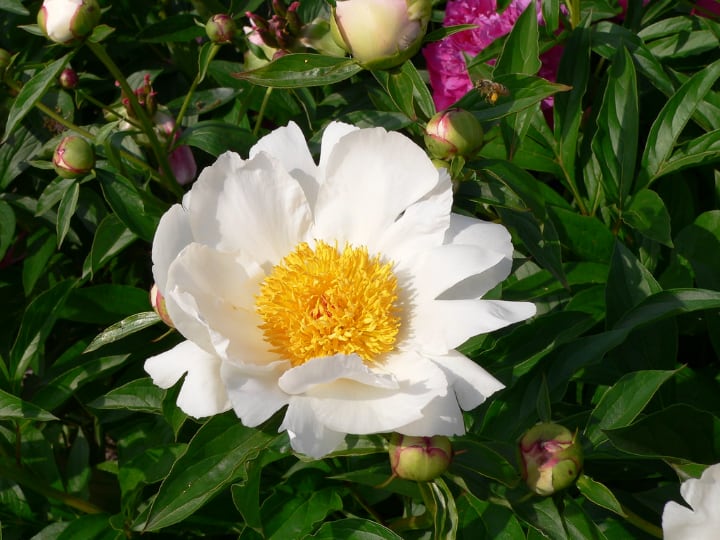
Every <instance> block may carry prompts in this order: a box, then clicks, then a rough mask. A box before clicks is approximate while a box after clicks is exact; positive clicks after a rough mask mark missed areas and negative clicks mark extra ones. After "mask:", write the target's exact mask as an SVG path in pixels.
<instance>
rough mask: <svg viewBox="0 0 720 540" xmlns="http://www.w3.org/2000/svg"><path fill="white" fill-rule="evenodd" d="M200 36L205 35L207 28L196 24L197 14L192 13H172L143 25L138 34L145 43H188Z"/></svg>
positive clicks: (139, 38)
mask: <svg viewBox="0 0 720 540" xmlns="http://www.w3.org/2000/svg"><path fill="white" fill-rule="evenodd" d="M199 37H205V29H204V28H203V27H201V26H198V25H197V24H195V16H193V15H192V14H190V13H183V14H180V15H170V16H169V17H166V18H165V19H162V20H161V21H160V22H157V23H155V24H151V25H149V26H145V27H143V29H142V30H141V31H140V33H139V34H138V35H137V39H138V40H139V41H144V42H145V43H176V42H177V43H187V42H188V41H192V40H194V39H195V38H199Z"/></svg>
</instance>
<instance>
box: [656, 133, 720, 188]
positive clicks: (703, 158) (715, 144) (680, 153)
mask: <svg viewBox="0 0 720 540" xmlns="http://www.w3.org/2000/svg"><path fill="white" fill-rule="evenodd" d="M718 160H720V130H719V129H716V130H714V131H711V132H709V133H705V134H703V135H700V136H699V137H697V138H695V139H693V140H691V141H688V142H687V143H685V144H684V145H683V146H682V147H680V148H678V149H677V150H675V152H674V153H673V155H672V156H670V158H669V159H668V160H667V161H666V162H665V163H664V164H663V166H662V168H661V169H660V170H659V171H658V173H657V176H658V177H660V176H664V175H666V174H670V173H673V172H677V171H681V170H683V169H687V168H689V167H697V166H700V165H705V164H708V163H715V162H717V161H718Z"/></svg>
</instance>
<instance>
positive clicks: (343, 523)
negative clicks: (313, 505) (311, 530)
mask: <svg viewBox="0 0 720 540" xmlns="http://www.w3.org/2000/svg"><path fill="white" fill-rule="evenodd" d="M309 538H314V539H315V540H337V539H339V538H343V539H346V540H402V537H401V536H398V535H397V534H396V533H394V532H393V531H391V530H390V529H388V528H387V527H383V526H382V525H380V524H379V523H377V522H375V521H370V520H369V519H360V518H345V519H340V520H337V521H328V522H326V523H323V525H322V526H321V527H320V528H319V529H318V531H317V532H316V533H315V534H313V535H312V536H310V537H309Z"/></svg>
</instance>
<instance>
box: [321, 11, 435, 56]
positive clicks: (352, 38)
mask: <svg viewBox="0 0 720 540" xmlns="http://www.w3.org/2000/svg"><path fill="white" fill-rule="evenodd" d="M431 5H432V2H431V0H337V3H336V6H335V10H334V11H333V18H332V20H331V24H332V26H333V35H334V37H335V39H336V40H337V41H338V45H340V46H341V47H343V48H344V49H345V50H347V51H348V52H349V53H350V54H351V55H352V56H353V58H355V60H357V61H358V63H359V64H360V65H361V66H363V67H364V68H366V69H389V68H392V67H395V66H399V65H400V64H402V63H403V62H405V60H407V59H408V58H410V57H411V56H413V55H414V54H415V53H417V52H418V50H419V49H420V45H421V44H422V40H423V37H424V36H425V31H426V30H427V24H428V21H429V20H430V11H431Z"/></svg>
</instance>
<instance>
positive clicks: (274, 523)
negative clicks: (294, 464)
mask: <svg viewBox="0 0 720 540" xmlns="http://www.w3.org/2000/svg"><path fill="white" fill-rule="evenodd" d="M339 510H342V499H341V498H340V495H339V494H338V493H337V490H336V489H335V488H332V487H327V488H323V489H320V490H318V491H315V492H313V493H312V494H311V495H310V496H309V498H301V497H293V498H292V499H290V500H288V501H287V504H286V505H285V506H284V507H283V508H282V509H281V510H280V512H279V513H277V514H275V515H274V516H273V517H272V518H270V520H268V522H267V523H266V529H267V530H268V531H269V532H268V533H267V534H268V538H269V539H272V540H285V539H286V538H303V537H305V536H306V535H307V534H309V533H310V532H312V530H313V529H314V528H315V525H316V524H317V523H319V522H321V521H323V520H324V519H325V517H326V516H327V515H328V514H330V513H331V512H337V511H339ZM278 525H279V526H278Z"/></svg>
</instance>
